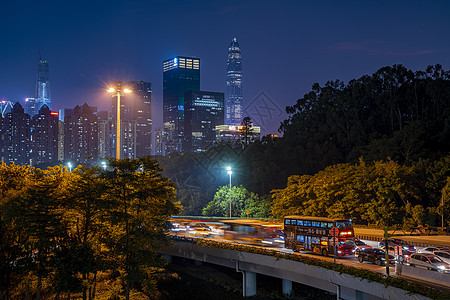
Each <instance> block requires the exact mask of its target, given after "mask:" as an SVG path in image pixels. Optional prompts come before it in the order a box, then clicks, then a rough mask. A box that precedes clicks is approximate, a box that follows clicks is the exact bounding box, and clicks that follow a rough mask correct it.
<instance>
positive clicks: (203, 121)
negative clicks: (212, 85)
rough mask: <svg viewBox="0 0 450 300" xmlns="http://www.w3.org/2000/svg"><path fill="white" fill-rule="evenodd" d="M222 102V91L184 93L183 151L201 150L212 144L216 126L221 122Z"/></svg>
mask: <svg viewBox="0 0 450 300" xmlns="http://www.w3.org/2000/svg"><path fill="white" fill-rule="evenodd" d="M223 102H224V94H223V93H216V92H204V91H189V92H186V93H185V94H184V146H183V148H184V151H186V152H188V151H189V152H202V151H205V150H206V149H207V148H208V147H211V146H213V145H214V140H215V137H216V132H215V129H216V126H218V125H222V124H223V118H224V110H223V106H224V103H223Z"/></svg>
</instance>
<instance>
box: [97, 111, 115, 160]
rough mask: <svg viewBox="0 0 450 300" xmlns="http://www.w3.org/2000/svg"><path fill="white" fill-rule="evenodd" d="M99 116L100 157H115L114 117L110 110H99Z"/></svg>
mask: <svg viewBox="0 0 450 300" xmlns="http://www.w3.org/2000/svg"><path fill="white" fill-rule="evenodd" d="M97 116H98V155H99V157H100V158H105V157H113V156H114V153H113V149H112V130H111V128H112V118H111V112H110V111H99V112H98V113H97Z"/></svg>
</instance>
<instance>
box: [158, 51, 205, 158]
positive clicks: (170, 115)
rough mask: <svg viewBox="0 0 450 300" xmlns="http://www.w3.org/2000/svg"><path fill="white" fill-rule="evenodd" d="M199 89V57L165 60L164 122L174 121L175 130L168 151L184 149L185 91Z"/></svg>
mask: <svg viewBox="0 0 450 300" xmlns="http://www.w3.org/2000/svg"><path fill="white" fill-rule="evenodd" d="M198 90H200V59H199V58H193V57H184V56H176V57H173V58H171V59H168V60H165V61H164V62H163V122H164V123H166V122H169V123H173V124H174V130H175V140H173V141H169V143H168V144H167V146H168V149H167V152H168V151H171V149H175V151H182V150H183V149H181V148H180V147H181V146H182V141H183V136H184V93H185V92H188V91H198ZM170 143H172V144H170Z"/></svg>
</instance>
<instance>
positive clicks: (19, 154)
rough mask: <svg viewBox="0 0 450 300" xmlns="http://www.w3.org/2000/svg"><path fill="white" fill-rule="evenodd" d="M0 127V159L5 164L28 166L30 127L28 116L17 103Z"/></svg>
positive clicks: (3, 119)
mask: <svg viewBox="0 0 450 300" xmlns="http://www.w3.org/2000/svg"><path fill="white" fill-rule="evenodd" d="M1 123H2V124H1V125H0V126H1V127H2V128H1V132H0V140H1V142H0V144H1V149H0V159H1V161H3V162H5V163H11V162H14V163H15V164H16V165H25V164H30V158H31V153H30V152H31V125H30V116H29V115H28V114H26V113H25V111H24V109H23V107H22V105H20V103H19V102H16V104H14V106H13V108H12V110H11V112H9V113H7V114H6V115H5V117H4V118H2V122H1Z"/></svg>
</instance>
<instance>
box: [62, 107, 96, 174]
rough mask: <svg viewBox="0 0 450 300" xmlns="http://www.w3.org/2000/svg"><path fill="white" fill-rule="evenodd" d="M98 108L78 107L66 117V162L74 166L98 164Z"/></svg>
mask: <svg viewBox="0 0 450 300" xmlns="http://www.w3.org/2000/svg"><path fill="white" fill-rule="evenodd" d="M96 112H97V108H96V107H92V106H89V105H87V104H86V103H85V104H83V105H82V106H78V105H77V106H76V107H75V108H74V109H73V111H72V112H71V113H70V112H69V111H66V114H65V116H64V160H65V161H68V162H69V161H70V162H72V164H73V165H77V164H82V165H86V166H91V165H93V164H96V163H97V162H98V117H97V115H96V114H95V113H96Z"/></svg>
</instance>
